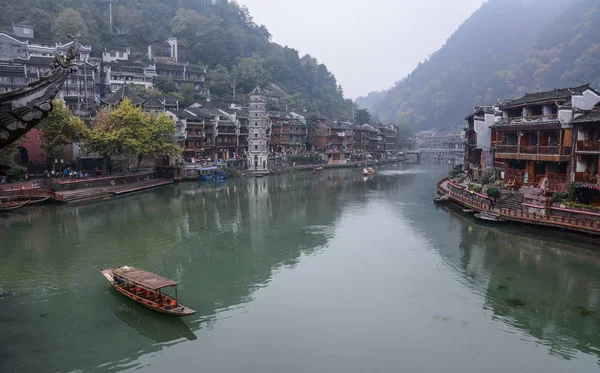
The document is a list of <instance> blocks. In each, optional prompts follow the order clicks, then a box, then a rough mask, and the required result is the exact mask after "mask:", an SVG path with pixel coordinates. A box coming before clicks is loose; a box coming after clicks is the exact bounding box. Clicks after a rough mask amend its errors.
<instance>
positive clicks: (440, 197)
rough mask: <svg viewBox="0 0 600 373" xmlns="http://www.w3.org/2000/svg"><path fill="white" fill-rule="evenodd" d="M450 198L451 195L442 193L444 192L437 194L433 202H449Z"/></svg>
mask: <svg viewBox="0 0 600 373" xmlns="http://www.w3.org/2000/svg"><path fill="white" fill-rule="evenodd" d="M449 200H450V197H449V196H447V195H442V194H438V195H437V196H435V198H434V199H433V202H447V201H449Z"/></svg>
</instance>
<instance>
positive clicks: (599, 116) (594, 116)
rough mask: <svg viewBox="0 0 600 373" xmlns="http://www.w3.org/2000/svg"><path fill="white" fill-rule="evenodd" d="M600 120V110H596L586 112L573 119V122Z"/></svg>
mask: <svg viewBox="0 0 600 373" xmlns="http://www.w3.org/2000/svg"><path fill="white" fill-rule="evenodd" d="M590 122H600V112H597V111H594V112H592V113H587V114H584V115H582V116H580V117H577V118H575V119H573V123H590Z"/></svg>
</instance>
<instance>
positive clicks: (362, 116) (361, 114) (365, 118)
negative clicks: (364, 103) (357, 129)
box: [354, 109, 371, 124]
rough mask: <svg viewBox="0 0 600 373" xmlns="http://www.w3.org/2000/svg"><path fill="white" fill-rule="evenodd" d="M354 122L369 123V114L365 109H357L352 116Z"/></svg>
mask: <svg viewBox="0 0 600 373" xmlns="http://www.w3.org/2000/svg"><path fill="white" fill-rule="evenodd" d="M354 121H355V122H356V123H358V124H365V123H369V122H370V121H371V114H369V110H367V109H358V110H356V114H355V115H354Z"/></svg>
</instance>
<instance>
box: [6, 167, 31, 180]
mask: <svg viewBox="0 0 600 373" xmlns="http://www.w3.org/2000/svg"><path fill="white" fill-rule="evenodd" d="M26 173H27V167H23V166H12V167H11V168H10V170H9V171H8V177H9V179H10V180H11V181H13V182H14V181H20V180H23V179H24V175H25V174H26Z"/></svg>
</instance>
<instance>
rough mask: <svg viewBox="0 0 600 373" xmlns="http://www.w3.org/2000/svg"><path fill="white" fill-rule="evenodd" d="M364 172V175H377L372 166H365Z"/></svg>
mask: <svg viewBox="0 0 600 373" xmlns="http://www.w3.org/2000/svg"><path fill="white" fill-rule="evenodd" d="M362 174H363V176H370V175H375V169H373V168H372V167H369V168H364V169H363V172H362Z"/></svg>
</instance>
